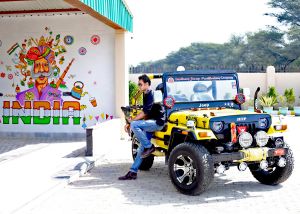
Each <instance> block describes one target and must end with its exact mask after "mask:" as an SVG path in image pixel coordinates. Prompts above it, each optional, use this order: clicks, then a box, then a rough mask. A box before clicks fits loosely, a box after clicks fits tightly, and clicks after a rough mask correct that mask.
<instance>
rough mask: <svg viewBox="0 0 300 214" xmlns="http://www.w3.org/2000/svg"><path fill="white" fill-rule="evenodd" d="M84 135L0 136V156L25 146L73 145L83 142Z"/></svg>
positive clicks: (15, 134) (16, 134)
mask: <svg viewBox="0 0 300 214" xmlns="http://www.w3.org/2000/svg"><path fill="white" fill-rule="evenodd" d="M85 141H86V139H85V136H84V135H77V134H47V133H46V134H38V133H37V134H30V133H29V134H26V133H22V134H18V133H13V134H8V135H7V136H6V135H4V134H3V133H1V134H0V154H3V153H6V152H10V151H12V150H15V149H19V148H22V147H24V146H27V145H38V144H50V143H74V142H85Z"/></svg>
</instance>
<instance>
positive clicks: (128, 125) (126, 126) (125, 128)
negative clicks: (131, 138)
mask: <svg viewBox="0 0 300 214" xmlns="http://www.w3.org/2000/svg"><path fill="white" fill-rule="evenodd" d="M124 130H125V132H127V133H128V134H129V131H130V124H126V125H125V126H124Z"/></svg>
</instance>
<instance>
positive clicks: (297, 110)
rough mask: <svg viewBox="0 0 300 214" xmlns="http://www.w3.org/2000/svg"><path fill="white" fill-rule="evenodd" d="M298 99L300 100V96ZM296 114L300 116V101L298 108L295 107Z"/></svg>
mask: <svg viewBox="0 0 300 214" xmlns="http://www.w3.org/2000/svg"><path fill="white" fill-rule="evenodd" d="M298 98H299V99H300V96H299V97H298ZM294 112H295V115H296V116H300V101H299V102H298V104H297V105H296V106H294Z"/></svg>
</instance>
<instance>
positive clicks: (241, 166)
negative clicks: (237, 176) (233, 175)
mask: <svg viewBox="0 0 300 214" xmlns="http://www.w3.org/2000/svg"><path fill="white" fill-rule="evenodd" d="M247 168H248V165H247V163H245V162H242V163H240V164H239V165H238V169H239V170H240V171H245V170H246V169H247Z"/></svg>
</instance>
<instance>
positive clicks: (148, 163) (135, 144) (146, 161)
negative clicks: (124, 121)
mask: <svg viewBox="0 0 300 214" xmlns="http://www.w3.org/2000/svg"><path fill="white" fill-rule="evenodd" d="M139 147H140V142H139V140H138V139H137V138H136V136H135V135H133V136H132V145H131V151H132V158H133V160H135V157H136V155H137V151H138V148H139ZM153 162H154V156H153V155H150V156H149V157H146V158H143V161H142V163H141V165H140V167H139V170H149V169H150V168H151V167H152V165H153Z"/></svg>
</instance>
